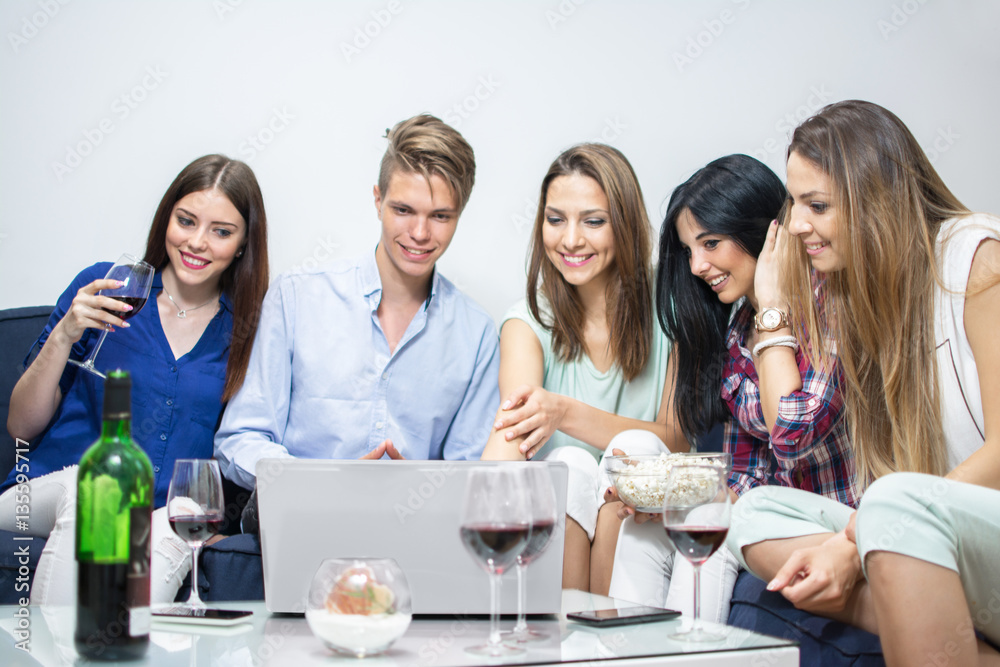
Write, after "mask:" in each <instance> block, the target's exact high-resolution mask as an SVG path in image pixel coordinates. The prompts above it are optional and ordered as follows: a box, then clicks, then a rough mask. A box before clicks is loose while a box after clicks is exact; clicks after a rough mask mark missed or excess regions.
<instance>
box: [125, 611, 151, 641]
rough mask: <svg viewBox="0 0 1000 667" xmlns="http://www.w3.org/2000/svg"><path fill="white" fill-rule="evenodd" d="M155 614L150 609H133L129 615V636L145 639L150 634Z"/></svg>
mask: <svg viewBox="0 0 1000 667" xmlns="http://www.w3.org/2000/svg"><path fill="white" fill-rule="evenodd" d="M152 621H153V614H152V612H151V611H150V609H149V607H133V608H132V609H130V610H129V615H128V634H129V636H131V637H144V636H146V635H148V634H149V626H150V623H152Z"/></svg>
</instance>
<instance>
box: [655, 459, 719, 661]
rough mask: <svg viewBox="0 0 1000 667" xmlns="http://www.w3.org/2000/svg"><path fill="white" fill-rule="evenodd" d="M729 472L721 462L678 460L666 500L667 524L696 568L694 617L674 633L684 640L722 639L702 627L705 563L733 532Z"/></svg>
mask: <svg viewBox="0 0 1000 667" xmlns="http://www.w3.org/2000/svg"><path fill="white" fill-rule="evenodd" d="M728 480H729V473H728V470H727V469H726V468H724V467H723V466H719V465H711V464H709V465H695V464H691V465H686V464H684V463H683V462H680V461H678V462H674V464H673V466H672V467H671V469H670V475H669V477H668V478H667V486H666V491H665V496H664V500H663V527H664V528H665V529H666V531H667V537H668V538H669V539H670V541H671V542H672V543H673V545H674V548H675V549H676V550H677V553H678V554H680V555H682V556H684V557H685V558H687V559H688V561H690V563H691V566H692V568H693V569H694V619H693V622H692V624H691V627H690V628H689V629H687V630H684V631H681V632H677V633H675V634H672V635H670V637H671V638H672V639H680V640H683V641H692V642H697V641H719V640H722V639H724V637H723V636H722V635H719V634H716V633H712V632H709V631H708V630H707V629H705V628H704V627H702V624H701V621H700V616H701V608H700V607H701V590H700V585H701V580H700V577H701V566H702V565H703V564H704V563H705V561H707V560H708V559H709V558H710V557H711V556H712V554H714V553H715V552H716V550H718V548H719V547H720V546H722V544H723V542H725V540H726V533H728V532H729V513H730V507H731V501H730V499H729V484H728Z"/></svg>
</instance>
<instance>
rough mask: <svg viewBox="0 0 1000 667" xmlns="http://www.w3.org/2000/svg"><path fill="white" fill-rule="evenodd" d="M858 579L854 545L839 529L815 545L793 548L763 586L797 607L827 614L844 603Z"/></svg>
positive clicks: (858, 561) (856, 548)
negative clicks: (768, 581) (776, 592)
mask: <svg viewBox="0 0 1000 667" xmlns="http://www.w3.org/2000/svg"><path fill="white" fill-rule="evenodd" d="M861 578H862V572H861V557H860V556H859V555H858V547H857V545H856V544H854V542H853V541H852V540H850V539H848V536H847V535H846V533H845V532H844V531H841V532H839V533H837V534H836V535H834V536H833V537H831V538H830V539H828V540H827V541H826V542H824V543H823V544H821V545H819V546H815V547H809V548H806V549H797V550H796V551H793V552H792V555H791V556H789V558H788V560H787V561H786V562H785V564H784V565H783V566H782V567H781V569H780V570H778V573H777V574H776V575H774V578H773V579H771V582H770V583H769V584H768V585H767V589H768V590H769V591H780V592H781V594H782V595H784V596H785V598H786V599H787V600H788V601H789V602H791V603H792V604H793V605H795V607H796V608H798V609H802V610H804V611H808V612H813V613H831V612H837V611H841V610H843V609H844V608H845V607H846V606H847V603H848V601H849V600H850V598H851V594H852V593H853V592H854V587H855V586H856V585H857V583H858V582H859V581H860V580H861Z"/></svg>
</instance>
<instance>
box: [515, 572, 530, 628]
mask: <svg viewBox="0 0 1000 667" xmlns="http://www.w3.org/2000/svg"><path fill="white" fill-rule="evenodd" d="M527 569H528V566H527V565H525V564H524V563H523V562H522V561H521V559H518V561H517V623H516V624H515V625H514V634H515V635H516V634H518V633H520V632H524V631H525V630H527V629H528V618H527V614H526V613H525V610H524V598H525V596H526V593H527V591H526V590H525V589H526V588H527V586H528V582H527V579H528V577H527V572H525V570H527Z"/></svg>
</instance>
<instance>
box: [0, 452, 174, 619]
mask: <svg viewBox="0 0 1000 667" xmlns="http://www.w3.org/2000/svg"><path fill="white" fill-rule="evenodd" d="M76 473H77V466H69V467H67V468H63V469H62V470H59V471H56V472H53V473H49V474H48V475H43V476H42V477H36V478H35V479H33V480H31V481H29V482H28V485H29V493H28V497H29V515H28V521H27V523H28V530H26V531H24V530H20V529H18V527H17V526H16V519H15V513H16V512H15V510H16V505H18V504H20V503H17V502H15V501H16V500H17V498H16V496H18V495H23V494H18V493H17V487H16V486H15V487H11V488H9V489H7V491H5V492H4V493H3V495H0V529H2V530H9V531H12V532H16V533H20V534H22V535H30V536H32V537H46V538H48V541H46V543H45V548H44V549H43V550H42V554H41V556H40V557H39V559H38V567H37V568H36V569H35V576H34V579H33V580H32V584H31V603H32V604H49V605H73V604H76V574H77V571H76ZM152 540H153V549H152V563H151V571H150V584H151V591H150V600H151V601H152V602H154V603H157V602H173V600H174V598H175V597H177V591H178V589H179V588H180V587H181V584H182V583H183V581H184V577H186V576H187V574H188V572H190V571H191V548H190V547H189V546H188V545H187V543H186V542H184V541H183V540H181V539H180V538H179V537H177V534H176V533H174V531H173V529H171V528H170V523H169V521H168V520H167V510H166V508H165V507H161V508H160V509H158V510H156V511H155V512H153V526H152Z"/></svg>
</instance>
